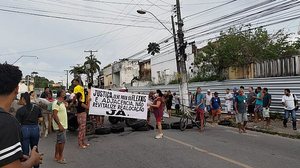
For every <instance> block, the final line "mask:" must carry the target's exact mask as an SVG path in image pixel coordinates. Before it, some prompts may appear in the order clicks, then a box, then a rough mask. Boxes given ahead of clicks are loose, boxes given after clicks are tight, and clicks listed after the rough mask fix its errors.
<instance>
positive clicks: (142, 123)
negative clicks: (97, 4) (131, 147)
mask: <svg viewBox="0 0 300 168" xmlns="http://www.w3.org/2000/svg"><path fill="white" fill-rule="evenodd" d="M147 125H148V122H147V121H146V120H137V121H136V122H135V123H134V124H133V125H132V126H131V128H132V129H134V130H135V129H138V128H141V127H146V126H147Z"/></svg>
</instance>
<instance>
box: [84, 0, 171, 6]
mask: <svg viewBox="0 0 300 168" xmlns="http://www.w3.org/2000/svg"><path fill="white" fill-rule="evenodd" d="M82 1H88V2H99V3H107V4H113V5H141V6H152V4H145V3H127V2H110V1H101V0H82ZM159 6H170V5H161V4H160V5H159Z"/></svg>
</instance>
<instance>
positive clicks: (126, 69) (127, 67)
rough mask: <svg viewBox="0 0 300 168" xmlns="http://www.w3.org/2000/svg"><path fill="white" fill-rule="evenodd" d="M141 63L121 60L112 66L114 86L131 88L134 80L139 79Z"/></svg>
mask: <svg viewBox="0 0 300 168" xmlns="http://www.w3.org/2000/svg"><path fill="white" fill-rule="evenodd" d="M139 69H140V68H139V61H138V60H130V59H121V60H120V61H119V62H114V63H113V64H112V84H113V87H128V86H131V84H132V81H133V80H134V79H137V78H139Z"/></svg>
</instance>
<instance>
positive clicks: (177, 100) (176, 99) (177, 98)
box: [173, 93, 180, 114]
mask: <svg viewBox="0 0 300 168" xmlns="http://www.w3.org/2000/svg"><path fill="white" fill-rule="evenodd" d="M173 98H174V102H175V113H176V114H179V113H180V98H179V96H178V95H176V93H173Z"/></svg>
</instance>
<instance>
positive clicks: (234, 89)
mask: <svg viewBox="0 0 300 168" xmlns="http://www.w3.org/2000/svg"><path fill="white" fill-rule="evenodd" d="M232 91H233V93H232V96H233V99H232V103H233V111H236V110H235V105H234V104H235V101H236V98H237V96H238V95H239V93H238V89H237V87H234V88H233V89H232Z"/></svg>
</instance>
